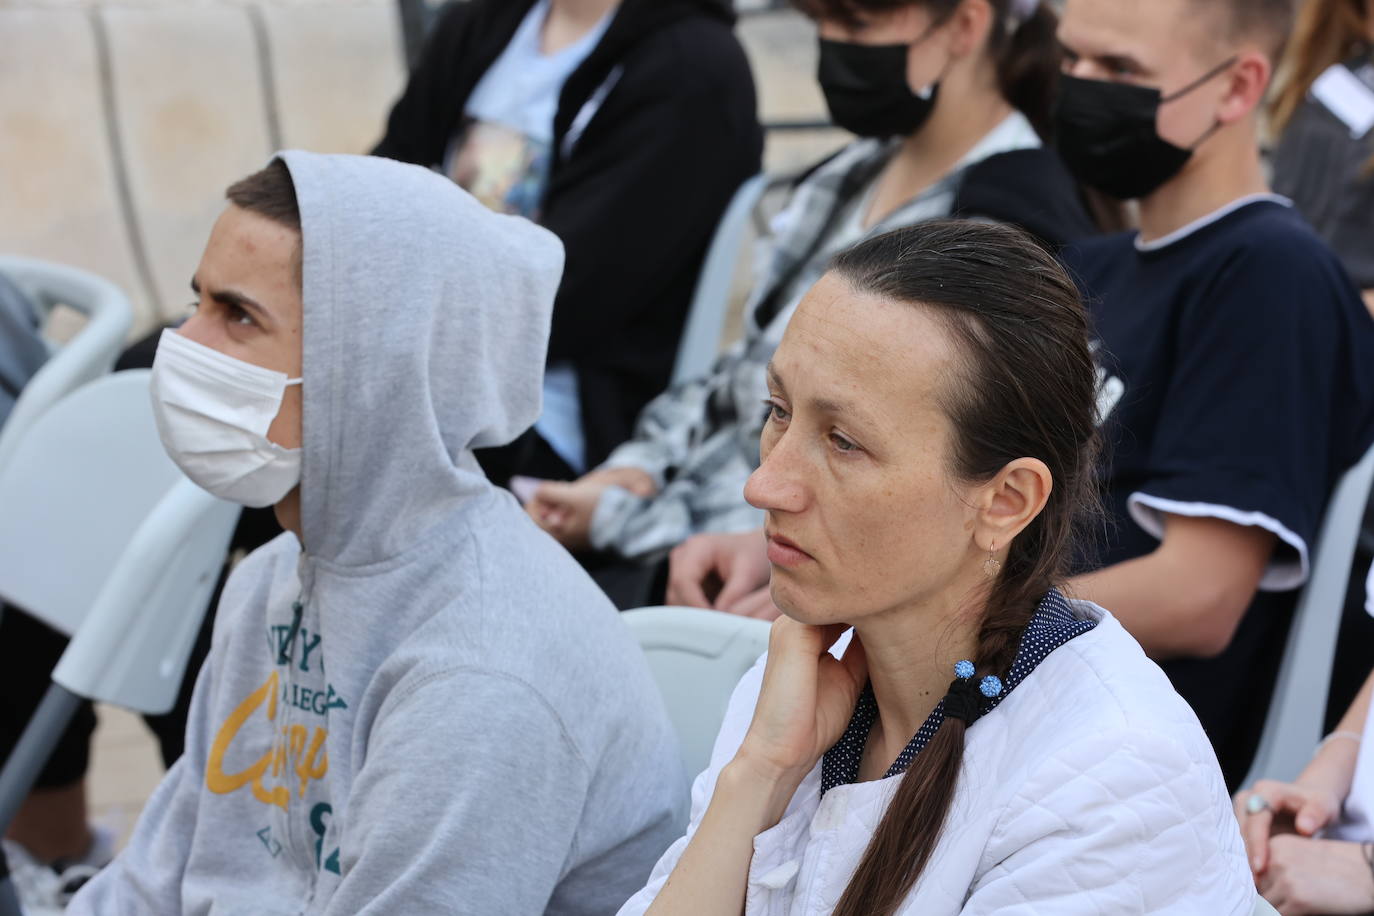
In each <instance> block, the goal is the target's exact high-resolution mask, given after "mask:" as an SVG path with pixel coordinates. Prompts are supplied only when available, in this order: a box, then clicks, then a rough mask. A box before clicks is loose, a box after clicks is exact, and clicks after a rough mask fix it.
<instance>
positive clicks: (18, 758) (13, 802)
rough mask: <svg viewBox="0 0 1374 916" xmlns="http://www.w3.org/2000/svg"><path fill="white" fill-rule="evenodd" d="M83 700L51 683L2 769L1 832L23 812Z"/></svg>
mask: <svg viewBox="0 0 1374 916" xmlns="http://www.w3.org/2000/svg"><path fill="white" fill-rule="evenodd" d="M81 701H82V698H81V697H79V696H77V695H76V694H74V693H72V692H71V691H70V690H68V689H67V688H65V687H63V686H62V685H61V684H51V685H49V686H48V692H47V693H45V694H43V702H42V703H39V704H38V709H37V710H36V711H35V712H34V714H33V718H32V719H30V720H29V724H28V725H26V726H25V727H24V734H22V735H20V736H19V743H18V744H16V745H15V746H14V750H13V751H12V752H11V753H10V759H9V760H7V761H6V762H5V768H4V769H3V770H0V833H3V832H4V831H5V830H7V829H9V826H10V821H12V820H14V815H15V814H16V813H17V812H18V811H19V806H20V805H22V804H24V799H26V798H28V795H29V790H30V789H32V788H33V783H34V780H36V779H37V778H38V774H39V772H40V771H41V770H42V769H43V765H44V764H45V763H47V762H48V757H49V755H51V754H52V750H53V748H54V747H56V746H57V742H58V739H60V738H61V737H62V732H63V731H65V730H66V728H67V725H68V724H69V723H70V722H71V721H72V716H74V715H76V710H77V709H78V708H79V707H80V705H81Z"/></svg>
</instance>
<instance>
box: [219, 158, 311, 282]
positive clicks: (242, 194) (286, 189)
mask: <svg viewBox="0 0 1374 916" xmlns="http://www.w3.org/2000/svg"><path fill="white" fill-rule="evenodd" d="M224 196H225V197H227V198H228V199H229V202H230V203H231V204H233V205H234V206H236V207H241V208H242V209H244V210H247V211H249V212H250V213H256V214H258V215H259V216H265V217H267V218H268V219H270V220H272V222H274V223H277V224H279V225H282V226H285V227H286V228H287V229H292V230H294V231H295V233H296V235H297V236H299V235H300V234H301V208H300V204H299V203H298V202H297V201H296V184H295V182H293V181H292V180H291V170H290V169H288V168H287V167H286V163H285V162H282V161H281V160H280V159H273V160H272V161H271V162H269V163H267V167H266V168H263V169H259V170H258V171H256V172H254V173H253V174H251V175H249V176H248V177H247V178H240V179H239V180H238V181H236V182H234V183H233V184H231V185H230V186H229V188H228V190H226V191H225V192H224ZM292 265H293V267H294V268H295V273H296V282H297V283H300V282H301V242H300V239H299V238H297V240H296V250H295V252H294V254H293V255H292Z"/></svg>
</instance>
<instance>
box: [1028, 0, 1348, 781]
mask: <svg viewBox="0 0 1374 916" xmlns="http://www.w3.org/2000/svg"><path fill="white" fill-rule="evenodd" d="M1293 5H1294V0H1150V2H1148V3H1139V2H1136V0H1068V2H1067V4H1066V7H1065V11H1064V17H1063V20H1062V22H1061V24H1060V29H1059V37H1060V41H1061V43H1062V45H1063V46H1064V48H1065V50H1066V55H1067V60H1066V64H1065V75H1064V77H1063V82H1062V85H1061V90H1060V97H1059V101H1058V103H1057V106H1056V109H1055V122H1056V132H1057V142H1058V145H1059V148H1060V152H1061V154H1062V155H1063V157H1064V160H1065V162H1066V163H1067V164H1068V165H1069V167H1070V169H1071V170H1072V171H1073V172H1075V174H1076V175H1077V176H1078V177H1079V179H1080V180H1082V181H1083V182H1085V183H1087V184H1089V185H1092V186H1094V187H1096V188H1098V189H1099V190H1101V191H1103V192H1105V193H1108V194H1111V195H1113V196H1116V197H1119V198H1122V199H1131V198H1134V199H1136V200H1138V201H1139V214H1140V231H1139V232H1138V233H1136V232H1132V233H1128V234H1123V235H1117V236H1111V237H1106V238H1103V239H1099V240H1094V241H1090V242H1084V243H1082V244H1079V245H1076V246H1072V247H1071V248H1070V249H1068V250H1066V252H1065V258H1066V260H1067V261H1068V263H1069V266H1070V267H1071V268H1072V269H1073V270H1074V271H1075V272H1076V274H1077V276H1078V277H1079V278H1080V282H1081V284H1082V286H1083V289H1084V292H1085V294H1086V296H1087V298H1088V301H1089V302H1090V303H1091V305H1092V308H1093V310H1094V313H1095V314H1094V319H1095V326H1096V329H1097V332H1098V334H1099V336H1100V341H1099V343H1100V348H1099V354H1100V357H1101V370H1100V371H1101V372H1102V375H1103V382H1104V384H1103V386H1102V402H1101V404H1100V405H1099V407H1100V410H1101V413H1102V415H1103V417H1104V420H1105V432H1106V436H1107V440H1108V443H1109V456H1110V457H1109V460H1110V463H1111V464H1110V469H1109V470H1108V471H1107V472H1106V473H1104V475H1103V480H1104V485H1105V495H1106V501H1107V506H1108V510H1109V512H1110V513H1111V514H1112V516H1114V522H1115V524H1114V525H1111V526H1108V535H1107V539H1106V543H1105V544H1104V545H1103V549H1102V550H1101V553H1100V556H1098V557H1097V558H1096V564H1095V565H1096V566H1097V568H1096V569H1095V571H1088V572H1085V573H1084V574H1082V575H1080V576H1079V577H1078V579H1077V580H1076V581H1075V582H1074V583H1073V585H1074V586H1075V588H1076V591H1077V593H1078V594H1080V595H1082V596H1084V597H1089V598H1091V599H1093V600H1094V601H1097V602H1098V603H1100V604H1102V605H1103V606H1105V607H1107V608H1109V609H1110V610H1111V611H1112V612H1113V613H1114V614H1116V615H1117V616H1118V617H1119V618H1120V619H1121V622H1122V623H1123V624H1124V625H1125V626H1126V628H1127V629H1128V630H1130V631H1131V633H1132V634H1133V635H1134V636H1135V637H1136V639H1138V640H1139V641H1140V643H1141V645H1142V646H1143V647H1144V648H1145V650H1146V651H1147V652H1148V653H1149V654H1150V655H1151V656H1152V657H1153V658H1155V659H1156V660H1157V661H1159V662H1161V663H1162V664H1163V666H1164V668H1165V670H1166V671H1167V672H1168V673H1169V675H1170V677H1171V678H1172V679H1173V682H1174V685H1175V687H1177V689H1178V690H1179V692H1180V693H1182V694H1183V695H1184V697H1186V698H1187V699H1188V700H1189V701H1190V702H1191V703H1192V705H1193V708H1194V709H1195V710H1196V711H1197V713H1198V715H1199V718H1201V720H1202V723H1203V725H1204V726H1205V727H1206V728H1207V730H1208V733H1209V735H1210V737H1211V739H1212V742H1213V745H1214V746H1215V748H1216V750H1217V753H1218V756H1219V758H1220V760H1221V763H1222V768H1223V770H1224V771H1225V773H1226V776H1227V780H1228V782H1229V783H1230V784H1231V786H1232V788H1233V789H1234V788H1235V786H1236V785H1237V783H1238V782H1239V781H1240V780H1241V779H1242V778H1243V777H1244V775H1245V770H1246V768H1247V767H1248V765H1249V762H1250V759H1251V758H1252V756H1253V754H1254V750H1255V746H1256V743H1257V741H1258V737H1259V732H1260V730H1261V728H1262V725H1263V719H1264V714H1265V710H1266V706H1267V703H1268V697H1269V694H1270V692H1271V690H1272V685H1273V678H1274V673H1275V670H1276V668H1277V663H1278V658H1279V654H1280V652H1281V650H1282V645H1283V639H1284V635H1285V632H1286V629H1287V625H1288V620H1289V618H1290V617H1291V612H1292V607H1293V602H1294V597H1295V594H1296V592H1295V591H1294V590H1295V589H1297V588H1298V587H1299V586H1301V585H1302V584H1303V582H1304V581H1305V580H1306V578H1307V575H1308V570H1309V565H1310V561H1311V549H1312V547H1313V541H1314V539H1315V536H1316V532H1317V528H1318V526H1319V525H1320V522H1321V514H1322V511H1323V509H1324V506H1325V502H1326V500H1327V497H1328V495H1329V493H1330V490H1331V487H1332V485H1333V484H1334V482H1335V480H1336V479H1337V477H1338V476H1339V475H1340V473H1341V472H1342V471H1343V470H1344V469H1345V468H1347V467H1348V466H1349V465H1350V464H1352V463H1354V461H1356V460H1357V459H1358V457H1359V456H1360V455H1361V454H1363V452H1364V450H1365V449H1366V448H1367V447H1368V446H1369V444H1370V442H1371V440H1374V374H1371V372H1370V367H1371V366H1374V322H1371V321H1370V316H1369V314H1368V313H1367V312H1366V311H1365V310H1364V309H1363V308H1362V305H1361V302H1360V298H1359V295H1358V293H1357V292H1356V290H1355V288H1354V287H1353V286H1352V284H1351V283H1350V281H1349V280H1348V278H1347V277H1346V276H1345V273H1344V271H1343V270H1342V269H1341V266H1340V264H1339V263H1338V261H1337V260H1336V258H1335V256H1334V255H1333V254H1332V253H1331V252H1330V251H1329V250H1328V249H1327V248H1326V246H1325V245H1324V244H1323V243H1322V242H1321V241H1320V240H1319V239H1318V238H1317V237H1316V236H1315V235H1314V234H1313V233H1312V232H1311V230H1310V229H1309V228H1308V227H1307V226H1306V225H1305V224H1304V223H1303V222H1302V220H1301V218H1300V217H1299V216H1298V215H1297V214H1296V213H1295V212H1294V211H1293V210H1292V208H1291V206H1290V204H1289V202H1288V201H1286V200H1285V199H1283V198H1281V197H1277V196H1276V195H1273V194H1271V193H1269V188H1268V185H1267V183H1266V180H1265V177H1264V173H1263V170H1262V168H1261V165H1260V157H1259V148H1258V123H1257V112H1256V107H1257V105H1258V104H1259V102H1260V100H1261V98H1262V97H1263V95H1264V92H1265V89H1266V87H1267V86H1268V83H1269V79H1270V75H1271V73H1272V69H1273V60H1274V59H1275V57H1276V55H1277V51H1278V49H1279V45H1280V44H1281V43H1282V41H1283V38H1284V36H1285V34H1286V33H1287V30H1288V26H1289V22H1290V20H1291V17H1292V13H1293V10H1292V6H1293ZM1089 569H1092V567H1089Z"/></svg>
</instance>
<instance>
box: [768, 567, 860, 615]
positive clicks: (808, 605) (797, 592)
mask: <svg viewBox="0 0 1374 916" xmlns="http://www.w3.org/2000/svg"><path fill="white" fill-rule="evenodd" d="M769 594H771V595H772V596H773V603H774V604H776V605H777V606H778V610H780V611H782V613H783V614H784V615H785V616H787V617H790V618H791V619H793V620H795V621H797V622H798V623H805V624H808V625H810V626H813V627H823V626H827V625H829V624H832V623H843V622H844V615H843V613H841V612H839V611H838V610H836V608H837V607H838V602H836V601H834V600H828V599H826V598H825V597H823V596H820V595H817V594H816V593H815V592H814V591H812V590H808V589H806V588H804V587H802V586H800V585H798V584H797V583H795V582H780V581H778V577H777V576H776V575H774V576H773V581H772V585H771V586H770V588H769Z"/></svg>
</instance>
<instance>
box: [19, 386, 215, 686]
mask: <svg viewBox="0 0 1374 916" xmlns="http://www.w3.org/2000/svg"><path fill="white" fill-rule="evenodd" d="M150 375H151V373H149V372H148V371H146V370H136V371H133V372H119V373H116V374H114V375H110V376H107V377H105V378H102V379H99V380H97V381H95V382H92V383H91V384H89V385H86V386H85V387H83V388H81V389H79V390H77V391H76V392H74V393H73V394H71V395H69V396H68V397H66V398H65V399H63V400H62V401H60V402H59V403H57V404H56V405H54V406H53V407H52V408H51V409H50V410H48V411H47V412H46V413H44V414H43V415H42V416H40V417H39V418H38V419H37V420H36V421H35V422H34V423H33V424H32V426H31V427H30V428H29V429H28V430H27V432H26V433H25V435H24V436H23V437H22V438H21V439H20V440H19V441H18V443H17V444H16V446H15V449H14V452H13V456H12V458H11V460H10V461H9V462H8V463H7V464H5V465H3V466H0V506H4V511H3V512H0V598H3V599H4V600H5V601H8V602H10V603H12V604H14V605H17V606H19V607H21V608H23V609H24V610H26V611H27V612H29V613H30V614H32V615H33V616H34V617H36V618H38V619H39V620H41V621H43V622H44V623H46V624H48V625H49V626H51V627H53V628H54V629H56V630H58V631H59V632H62V633H66V634H72V635H73V640H72V643H71V645H70V646H69V647H68V649H67V652H66V653H65V654H64V655H63V658H62V662H61V663H60V664H59V665H58V669H57V671H55V672H54V677H56V678H58V679H59V682H60V683H62V684H63V685H64V686H66V687H68V689H71V690H73V691H74V692H76V693H79V694H81V695H82V696H87V697H90V698H92V699H100V700H104V701H107V702H114V703H119V704H120V705H123V706H128V707H130V708H133V709H138V710H141V711H144V712H160V711H165V710H166V709H169V708H170V707H171V705H172V702H173V701H174V699H175V697H176V688H177V686H178V685H179V684H180V681H181V674H182V671H183V669H184V667H185V662H186V657H187V655H188V654H189V651H190V647H191V643H192V641H193V640H194V638H195V635H196V632H197V631H198V629H199V627H200V620H201V618H202V616H203V614H204V611H205V606H206V604H207V602H208V600H209V597H210V593H211V591H212V590H213V588H214V584H215V581H216V580H217V578H218V576H219V572H220V570H221V569H222V568H223V565H224V560H225V555H226V551H227V549H228V544H229V538H230V536H231V535H232V533H233V529H234V525H235V524H236V523H237V520H238V515H239V511H240V510H239V507H238V506H235V505H231V504H229V503H225V502H221V501H220V500H217V499H215V498H214V497H212V496H210V494H208V493H206V492H205V491H203V490H201V489H200V488H199V487H197V486H195V485H194V484H192V483H191V482H190V481H189V480H187V479H186V478H185V477H184V476H183V475H182V474H181V472H180V471H179V470H178V469H177V467H176V465H174V464H173V463H172V462H171V460H170V459H169V458H168V457H167V455H166V453H165V452H164V451H163V448H162V444H161V442H160V441H159V439H158V435H157V429H156V427H155V425H154V423H153V415H152V406H151V403H150V400H149V394H148V380H149V377H150Z"/></svg>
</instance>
